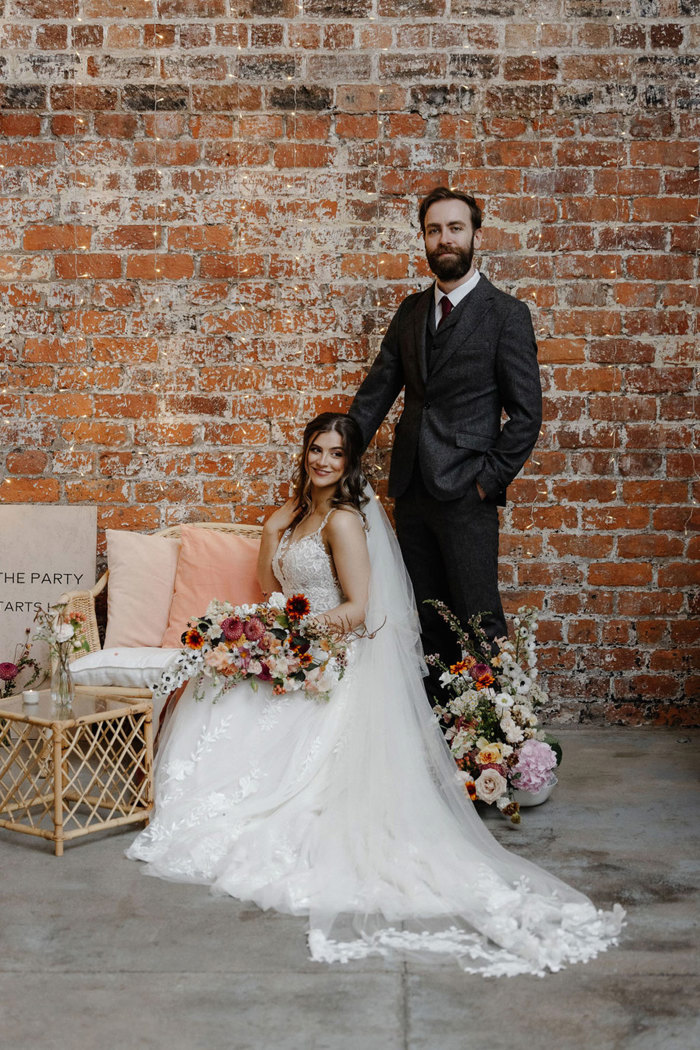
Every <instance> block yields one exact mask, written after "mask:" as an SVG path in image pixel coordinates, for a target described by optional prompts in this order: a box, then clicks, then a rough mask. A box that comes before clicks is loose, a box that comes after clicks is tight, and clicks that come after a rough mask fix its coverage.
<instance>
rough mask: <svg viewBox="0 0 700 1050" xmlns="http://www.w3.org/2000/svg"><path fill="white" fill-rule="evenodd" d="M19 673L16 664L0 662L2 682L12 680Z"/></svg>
mask: <svg viewBox="0 0 700 1050" xmlns="http://www.w3.org/2000/svg"><path fill="white" fill-rule="evenodd" d="M18 674H19V667H18V666H17V664H12V663H9V662H7V663H2V664H0V679H2V681H3V682H12V681H13V680H14V679H15V678H16V677H17V675H18Z"/></svg>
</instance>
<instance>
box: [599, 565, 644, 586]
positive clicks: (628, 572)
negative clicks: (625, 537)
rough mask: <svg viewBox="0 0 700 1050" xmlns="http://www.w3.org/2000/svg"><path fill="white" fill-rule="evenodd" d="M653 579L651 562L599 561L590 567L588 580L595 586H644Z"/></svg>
mask: <svg viewBox="0 0 700 1050" xmlns="http://www.w3.org/2000/svg"><path fill="white" fill-rule="evenodd" d="M651 579H652V567H651V565H650V564H648V563H646V562H644V563H639V564H637V563H634V564H633V563H630V562H624V563H620V562H598V563H593V564H591V565H590V566H589V569H588V582H589V583H590V584H592V585H593V586H594V587H596V586H597V587H643V586H645V585H646V586H648V585H649V584H650V583H651Z"/></svg>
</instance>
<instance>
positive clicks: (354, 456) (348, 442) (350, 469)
mask: <svg viewBox="0 0 700 1050" xmlns="http://www.w3.org/2000/svg"><path fill="white" fill-rule="evenodd" d="M331 432H334V433H336V434H339V435H340V439H341V442H342V446H343V452H344V453H345V472H344V474H343V476H342V478H341V479H340V481H339V482H338V487H337V488H336V490H335V492H334V494H333V496H332V497H331V506H332V507H354V508H355V510H356V511H358V512H359V513H360V514H361V515H362V520H363V521H365V522H366V519H365V515H364V511H363V510H362V508H363V507H364V505H365V504H366V503H367V499H368V497H367V496H365V494H364V491H363V489H364V485H365V479H364V477H363V474H362V433H361V431H360V428H359V426H358V425H357V423H356V422H355V420H354V419H352V418H351V417H350V416H346V415H344V414H343V413H342V412H322V413H321V415H320V416H316V418H315V419H312V420H311V422H310V423H307V425H306V427H305V428H304V441H303V445H302V451H301V457H300V459H299V462H298V463H297V467H296V470H295V471H294V477H293V480H292V487H293V495H294V497H295V498H296V501H297V503H298V505H299V515H298V516H299V517H300V518H303V517H305V516H306V515H307V514H308V513H309V511H310V510H311V479H310V477H309V475H308V472H307V469H306V457H307V454H308V451H309V445H310V444H311V442H312V441H313V439H314V438H315V437H317V436H318V434H329V433H331Z"/></svg>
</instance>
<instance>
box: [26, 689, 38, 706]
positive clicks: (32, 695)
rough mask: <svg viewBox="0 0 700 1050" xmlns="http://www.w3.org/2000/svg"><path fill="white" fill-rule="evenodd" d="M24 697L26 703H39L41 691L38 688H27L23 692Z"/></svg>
mask: <svg viewBox="0 0 700 1050" xmlns="http://www.w3.org/2000/svg"><path fill="white" fill-rule="evenodd" d="M22 699H23V700H24V702H25V704H38V703H39V692H38V690H37V689H25V690H24V692H23V693H22Z"/></svg>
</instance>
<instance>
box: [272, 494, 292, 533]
mask: <svg viewBox="0 0 700 1050" xmlns="http://www.w3.org/2000/svg"><path fill="white" fill-rule="evenodd" d="M298 513H299V505H298V504H297V501H296V500H295V499H294V497H291V499H288V500H287V502H286V503H284V504H283V505H282V506H281V507H278V508H277V510H273V512H272V514H271V515H270V517H269V518H268V519H267V521H266V522H265V524H264V525H263V530H264V531H266V532H276V533H279V534H281V533H283V532H284V531H285V529H288V528H289V526H290V525H291V524H292V522H293V521H294V519H295V518H296V516H297V514H298Z"/></svg>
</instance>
